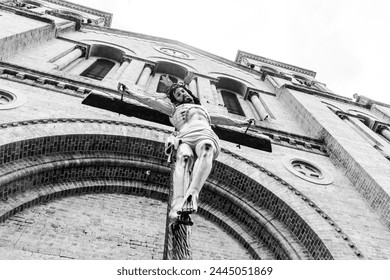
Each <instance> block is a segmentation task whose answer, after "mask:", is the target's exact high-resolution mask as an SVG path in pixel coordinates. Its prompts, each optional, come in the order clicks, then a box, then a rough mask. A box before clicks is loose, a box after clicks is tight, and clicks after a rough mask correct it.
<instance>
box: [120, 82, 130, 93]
mask: <svg viewBox="0 0 390 280" xmlns="http://www.w3.org/2000/svg"><path fill="white" fill-rule="evenodd" d="M126 90H129V89H128V87H127V86H126V85H125V84H122V83H118V91H119V92H123V91H126Z"/></svg>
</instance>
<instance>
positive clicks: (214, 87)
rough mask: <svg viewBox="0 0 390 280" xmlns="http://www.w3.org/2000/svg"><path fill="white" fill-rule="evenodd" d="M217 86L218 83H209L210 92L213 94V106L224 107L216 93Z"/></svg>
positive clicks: (219, 94)
mask: <svg viewBox="0 0 390 280" xmlns="http://www.w3.org/2000/svg"><path fill="white" fill-rule="evenodd" d="M217 84H218V81H210V85H211V91H212V92H213V96H214V100H215V104H217V105H219V106H224V105H225V104H224V103H223V98H222V94H221V93H220V92H219V91H218V89H217Z"/></svg>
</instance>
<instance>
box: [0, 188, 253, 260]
mask: <svg viewBox="0 0 390 280" xmlns="http://www.w3.org/2000/svg"><path fill="white" fill-rule="evenodd" d="M165 215H166V204H165V203H164V202H161V201H159V200H156V199H152V198H147V197H140V196H132V195H126V194H118V193H98V194H84V195H82V194H81V195H76V196H71V197H63V198H60V199H56V200H53V201H49V202H46V203H44V204H40V205H36V206H34V207H31V208H29V209H26V210H25V211H23V212H20V213H17V214H15V215H14V216H12V217H10V218H9V219H8V220H7V221H6V222H5V223H1V224H0V235H1V238H0V259H94V260H96V259H111V260H113V259H122V260H123V259H129V260H131V259H137V260H140V259H162V252H163V242H164V234H165V233H164V231H165ZM194 221H195V223H196V225H197V226H196V227H194V228H193V231H192V232H193V235H192V242H193V252H194V253H193V257H194V259H248V258H250V255H249V254H248V253H247V250H246V249H245V248H243V246H242V245H240V244H239V243H238V242H237V241H235V240H234V239H233V238H232V237H231V236H230V235H229V234H227V233H226V232H225V231H224V230H223V229H221V228H219V227H218V226H216V225H215V224H214V223H212V222H210V221H208V220H206V219H204V218H203V217H201V216H196V218H195V219H194Z"/></svg>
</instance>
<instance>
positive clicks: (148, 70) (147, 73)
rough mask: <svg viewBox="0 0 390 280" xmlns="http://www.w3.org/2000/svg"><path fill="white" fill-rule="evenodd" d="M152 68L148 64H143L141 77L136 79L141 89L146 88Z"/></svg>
mask: <svg viewBox="0 0 390 280" xmlns="http://www.w3.org/2000/svg"><path fill="white" fill-rule="evenodd" d="M152 70H153V66H152V65H149V64H145V67H144V69H143V70H142V73H141V76H140V77H139V79H138V82H137V85H139V86H141V87H146V85H147V83H148V81H149V77H150V75H151V74H152Z"/></svg>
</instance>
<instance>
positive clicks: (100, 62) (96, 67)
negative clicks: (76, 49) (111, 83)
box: [81, 59, 115, 81]
mask: <svg viewBox="0 0 390 280" xmlns="http://www.w3.org/2000/svg"><path fill="white" fill-rule="evenodd" d="M114 66H115V62H112V61H110V60H107V59H97V60H96V61H95V62H94V63H92V65H91V66H89V67H88V68H87V69H86V70H85V71H84V72H83V73H81V76H84V77H88V78H91V79H95V80H99V81H101V80H103V78H104V77H105V76H106V75H107V74H108V72H110V70H111V69H112V68H113V67H114Z"/></svg>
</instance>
